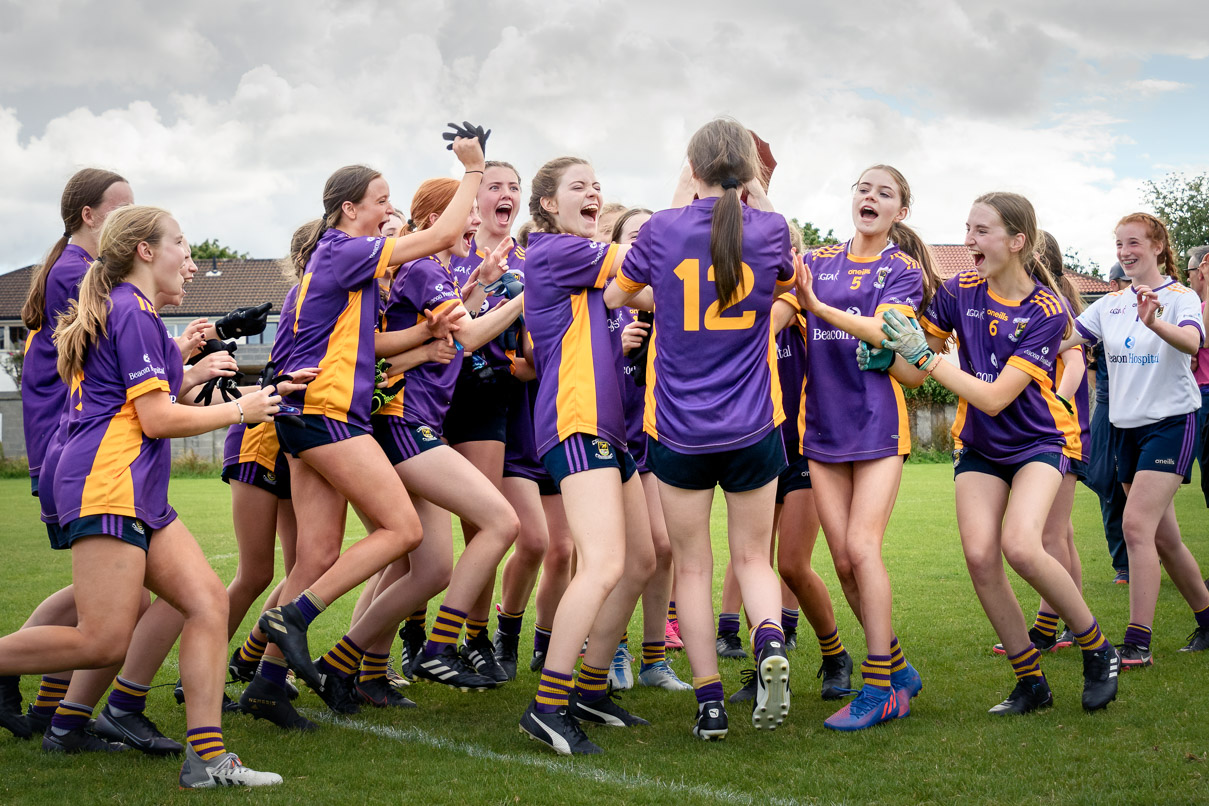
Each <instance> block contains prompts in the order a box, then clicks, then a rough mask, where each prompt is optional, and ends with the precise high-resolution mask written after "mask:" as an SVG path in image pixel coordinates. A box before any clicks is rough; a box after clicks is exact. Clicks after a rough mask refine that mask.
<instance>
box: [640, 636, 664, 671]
mask: <svg viewBox="0 0 1209 806" xmlns="http://www.w3.org/2000/svg"><path fill="white" fill-rule="evenodd" d="M665 660H667V644H665V643H664V642H663V641H643V642H642V668H643V669H645V668H647V667H648V666H652V665H654V664H656V663H662V662H663V661H665Z"/></svg>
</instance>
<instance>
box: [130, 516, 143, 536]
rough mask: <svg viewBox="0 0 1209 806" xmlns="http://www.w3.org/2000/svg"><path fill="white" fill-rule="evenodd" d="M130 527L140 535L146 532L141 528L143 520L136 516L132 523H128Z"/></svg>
mask: <svg viewBox="0 0 1209 806" xmlns="http://www.w3.org/2000/svg"><path fill="white" fill-rule="evenodd" d="M130 528H131V529H133V530H134V531H136V532H138V533H139V534H141V535H145V534H147V530H146V529H144V528H143V522H142V521H140V520H138V519H137V518H136V519H135V520H134V523H132V524H130Z"/></svg>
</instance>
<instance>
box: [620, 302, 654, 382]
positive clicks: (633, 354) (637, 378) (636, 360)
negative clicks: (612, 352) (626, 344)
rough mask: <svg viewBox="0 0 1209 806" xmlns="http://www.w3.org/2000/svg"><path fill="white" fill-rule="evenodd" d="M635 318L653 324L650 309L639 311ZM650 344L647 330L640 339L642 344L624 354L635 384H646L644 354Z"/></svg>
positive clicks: (649, 333) (649, 335) (649, 332)
mask: <svg viewBox="0 0 1209 806" xmlns="http://www.w3.org/2000/svg"><path fill="white" fill-rule="evenodd" d="M637 319H638V321H639V322H646V323H647V324H648V325H651V326H652V327H654V325H655V314H653V313H651V312H650V311H639V312H638V317H637ZM650 346H651V331H649V330H648V331H647V335H646V337H645V338H644V339H643V340H642V344H640V345H638V347H637V348H636V349H634V350H631V351H630V354H629V355H628V356H626V360H627V361H629V362H630V366H631V367H633V368H634V373H633V377H634V385H635V386H646V354H647V351H648V350H649V349H650Z"/></svg>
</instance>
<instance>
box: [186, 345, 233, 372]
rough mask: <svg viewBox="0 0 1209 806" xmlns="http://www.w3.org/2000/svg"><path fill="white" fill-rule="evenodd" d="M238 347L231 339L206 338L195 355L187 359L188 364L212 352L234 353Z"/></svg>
mask: <svg viewBox="0 0 1209 806" xmlns="http://www.w3.org/2000/svg"><path fill="white" fill-rule="evenodd" d="M237 349H239V345H238V344H236V343H235V342H233V341H228V342H221V341H219V340H218V339H207V340H206V343H205V344H203V345H202V346H201V349H200V350H198V351H197V355H195V356H193V357H192V358H190V359H189V362H188V363H189V366H193V365H194V364H196V363H197V362H198V361H201V360H202V359H203V358H205V357H206V356H208V355H212V354H214V353H234V352H235V351H236V350H237Z"/></svg>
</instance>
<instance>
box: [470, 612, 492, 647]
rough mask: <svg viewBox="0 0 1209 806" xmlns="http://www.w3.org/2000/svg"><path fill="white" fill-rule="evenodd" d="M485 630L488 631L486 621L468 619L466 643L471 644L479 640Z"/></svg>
mask: <svg viewBox="0 0 1209 806" xmlns="http://www.w3.org/2000/svg"><path fill="white" fill-rule="evenodd" d="M485 629H487V622H486V621H480V620H479V619H476V618H469V617H468V618H467V619H466V643H470V642H471V641H473V640H474V639H475V638H478V637H479V635H481V634H482V632H483V630H485Z"/></svg>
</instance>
